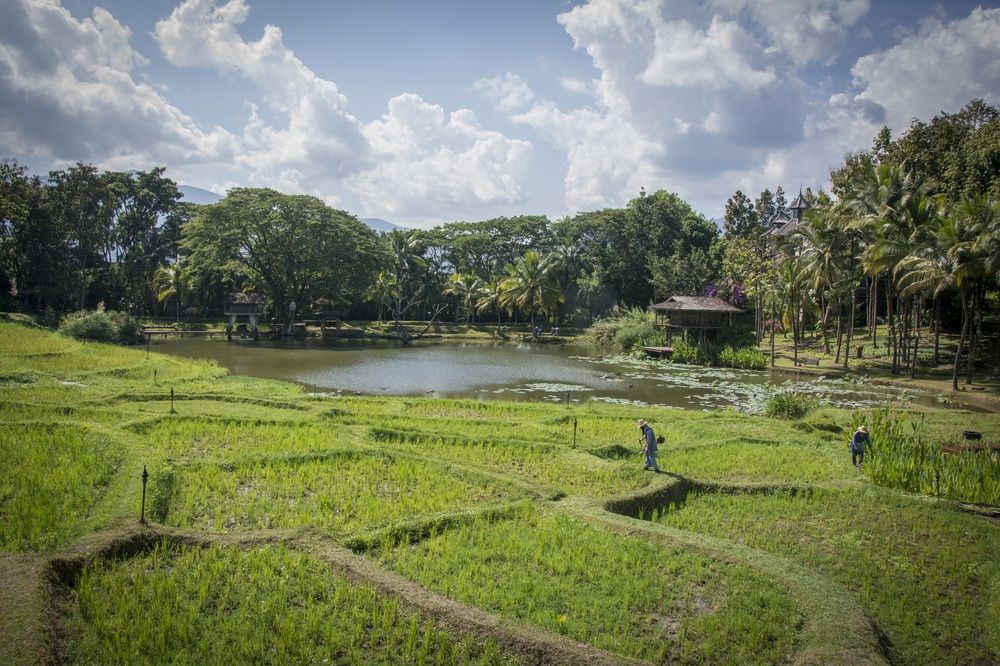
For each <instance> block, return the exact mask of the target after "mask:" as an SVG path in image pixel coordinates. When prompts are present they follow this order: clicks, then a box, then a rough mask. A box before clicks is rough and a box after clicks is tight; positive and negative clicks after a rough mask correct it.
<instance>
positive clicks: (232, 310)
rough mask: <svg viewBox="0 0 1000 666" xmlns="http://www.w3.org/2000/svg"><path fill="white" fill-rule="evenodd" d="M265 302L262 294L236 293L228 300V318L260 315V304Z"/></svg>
mask: <svg viewBox="0 0 1000 666" xmlns="http://www.w3.org/2000/svg"><path fill="white" fill-rule="evenodd" d="M263 302H264V299H263V297H261V295H260V294H250V293H245V292H236V293H231V294H229V297H228V298H226V307H225V310H224V312H225V314H226V316H231V315H235V316H240V315H244V316H245V315H256V314H258V308H259V307H260V304H261V303H263Z"/></svg>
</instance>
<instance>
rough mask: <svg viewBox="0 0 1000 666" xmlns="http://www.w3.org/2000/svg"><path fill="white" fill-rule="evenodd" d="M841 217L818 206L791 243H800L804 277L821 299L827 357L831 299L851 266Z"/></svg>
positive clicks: (812, 210) (839, 303) (821, 316)
mask: <svg viewBox="0 0 1000 666" xmlns="http://www.w3.org/2000/svg"><path fill="white" fill-rule="evenodd" d="M838 214H839V211H838V210H837V209H835V208H833V207H832V206H817V207H816V208H813V209H811V210H810V211H809V212H808V213H807V214H806V221H805V223H804V224H801V225H799V226H798V227H797V228H796V229H795V231H794V232H792V234H791V240H792V242H796V243H798V244H799V247H800V260H801V264H802V265H801V268H802V273H803V276H802V277H803V279H804V280H805V284H806V286H808V288H809V289H810V290H811V291H812V292H813V293H814V294H816V298H817V300H818V305H819V309H820V328H821V329H822V333H823V346H824V348H825V351H826V353H827V354H829V353H830V338H829V335H828V330H829V316H830V312H831V309H832V307H831V306H832V304H831V303H830V296H831V294H832V293H833V292H832V290H833V288H834V286H836V285H837V284H839V282H840V278H841V275H842V274H843V272H844V266H846V264H847V263H848V260H847V256H846V253H847V251H848V250H849V248H850V245H849V243H848V236H847V233H846V232H845V230H844V229H843V227H842V226H841V225H840V224H839V223H838V219H837V216H838ZM838 293H842V291H840V292H838ZM835 300H836V304H837V309H838V312H839V310H840V307H841V305H842V303H841V301H840V300H839V299H837V298H836V297H835ZM838 319H839V315H838ZM838 325H839V321H838Z"/></svg>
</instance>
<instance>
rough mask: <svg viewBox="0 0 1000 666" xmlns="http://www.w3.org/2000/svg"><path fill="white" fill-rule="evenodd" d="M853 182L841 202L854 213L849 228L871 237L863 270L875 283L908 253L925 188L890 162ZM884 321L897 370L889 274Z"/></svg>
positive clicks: (880, 165) (904, 168)
mask: <svg viewBox="0 0 1000 666" xmlns="http://www.w3.org/2000/svg"><path fill="white" fill-rule="evenodd" d="M852 185H853V187H852V189H851V191H850V192H849V193H848V195H847V196H846V197H845V199H844V202H843V205H844V207H845V208H846V209H847V210H848V211H850V212H851V213H853V214H854V216H855V220H854V221H853V223H851V225H850V226H849V228H851V229H854V230H858V231H862V232H865V233H867V234H868V235H869V236H870V237H871V239H872V242H871V243H870V244H868V246H867V248H866V249H865V250H864V252H863V254H862V258H863V261H864V266H865V269H866V270H867V271H868V273H869V275H871V276H872V279H873V281H875V283H876V284H877V281H878V278H879V276H880V275H882V274H884V273H889V274H891V272H892V270H893V269H894V268H895V265H896V263H898V261H899V260H900V259H902V258H903V257H905V256H906V255H907V254H908V250H909V249H910V248H909V246H908V243H907V241H908V239H909V238H910V235H911V234H912V232H913V228H912V224H911V223H912V219H913V215H912V210H913V206H915V205H916V202H918V201H919V200H920V198H922V197H923V196H924V194H925V192H926V189H927V188H926V185H925V184H922V183H918V182H917V181H916V178H915V177H914V176H913V173H912V172H910V171H909V170H908V169H907V166H906V165H905V164H889V163H884V164H879V165H877V166H876V165H872V166H871V168H870V169H869V170H867V171H866V172H865V173H864V175H863V176H862V177H861V178H859V180H858V181H857V182H856V183H853V184H852ZM871 302H872V310H871V313H870V315H869V321H870V322H874V314H875V311H874V303H875V298H874V297H873V298H872V299H871ZM886 321H887V323H888V325H889V345H890V347H891V351H892V372H893V373H896V372H898V371H899V353H898V352H899V347H898V339H897V329H896V323H895V316H894V313H893V294H892V279H891V277H890V279H889V280H887V281H886ZM874 330H875V329H874V328H873V329H872V331H873V335H872V342H873V343H874V342H875V337H874Z"/></svg>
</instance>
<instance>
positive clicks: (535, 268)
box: [500, 250, 563, 328]
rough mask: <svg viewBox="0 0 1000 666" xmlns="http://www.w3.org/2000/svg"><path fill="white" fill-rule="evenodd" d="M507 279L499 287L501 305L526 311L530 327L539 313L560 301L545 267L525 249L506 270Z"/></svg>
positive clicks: (561, 300)
mask: <svg viewBox="0 0 1000 666" xmlns="http://www.w3.org/2000/svg"><path fill="white" fill-rule="evenodd" d="M506 272H507V277H506V279H504V281H503V282H502V283H501V284H500V288H501V291H502V294H503V295H502V297H501V301H502V303H503V304H504V305H507V306H508V307H513V308H520V309H522V310H527V311H528V312H529V313H530V317H531V326H532V328H534V326H535V315H536V314H538V312H539V311H543V310H548V309H549V308H551V307H553V306H555V305H558V304H559V303H562V302H563V295H562V292H561V291H560V290H559V287H558V286H556V285H555V284H554V283H553V282H552V281H551V280H550V279H549V275H548V273H549V264H548V263H547V262H546V261H544V260H543V259H542V257H541V255H539V254H538V253H537V252H535V251H534V250H528V251H527V252H525V253H524V256H523V257H521V258H520V259H519V260H518V261H517V262H516V263H514V264H509V265H508V266H507V268H506Z"/></svg>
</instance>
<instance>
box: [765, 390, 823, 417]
mask: <svg viewBox="0 0 1000 666" xmlns="http://www.w3.org/2000/svg"><path fill="white" fill-rule="evenodd" d="M817 407H819V400H817V399H816V398H814V397H813V396H811V395H804V394H802V393H790V392H778V393H775V394H774V395H772V396H771V399H770V400H768V401H767V409H766V411H765V413H766V414H767V415H768V416H770V417H773V418H779V419H800V418H802V417H803V416H805V415H806V414H808V413H809V412H811V411H812V410H814V409H816V408H817Z"/></svg>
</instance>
